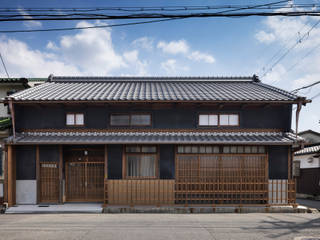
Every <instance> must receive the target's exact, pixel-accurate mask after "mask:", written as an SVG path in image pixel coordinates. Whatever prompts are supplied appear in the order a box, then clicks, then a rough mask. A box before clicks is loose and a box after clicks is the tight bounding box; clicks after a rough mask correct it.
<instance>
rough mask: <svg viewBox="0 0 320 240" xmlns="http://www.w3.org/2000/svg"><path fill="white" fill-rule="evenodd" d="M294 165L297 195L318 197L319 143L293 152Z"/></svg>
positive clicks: (319, 172) (319, 191) (319, 182)
mask: <svg viewBox="0 0 320 240" xmlns="http://www.w3.org/2000/svg"><path fill="white" fill-rule="evenodd" d="M309 131H310V130H309ZM312 132H313V131H312ZM313 133H317V132H313ZM318 134H319V133H318ZM314 135H316V134H314ZM294 165H295V175H296V177H297V193H299V194H300V196H301V197H303V195H306V196H319V197H320V141H319V142H318V143H315V144H311V145H308V146H306V147H305V148H304V149H302V150H299V151H297V152H295V153H294ZM301 194H303V195H301Z"/></svg>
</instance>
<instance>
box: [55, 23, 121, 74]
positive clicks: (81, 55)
mask: <svg viewBox="0 0 320 240" xmlns="http://www.w3.org/2000/svg"><path fill="white" fill-rule="evenodd" d="M76 26H77V27H88V26H93V25H92V24H89V23H88V22H84V21H83V22H80V23H78V24H77V25H76ZM60 51H61V54H62V56H63V58H64V59H65V61H66V62H72V63H73V64H74V65H76V66H77V67H78V68H79V69H80V70H81V71H82V72H83V73H84V74H88V75H97V74H99V75H108V74H109V73H110V72H111V71H112V70H115V69H119V68H121V67H125V63H124V61H123V58H122V56H121V55H120V54H117V53H116V52H115V50H114V47H113V44H112V39H111V31H110V30H107V29H85V30H81V31H80V32H79V33H77V34H75V35H65V36H63V37H62V39H61V41H60Z"/></svg>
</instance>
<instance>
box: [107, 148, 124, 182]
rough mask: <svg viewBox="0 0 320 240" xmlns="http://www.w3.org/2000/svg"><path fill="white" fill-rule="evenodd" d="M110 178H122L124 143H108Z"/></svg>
mask: <svg viewBox="0 0 320 240" xmlns="http://www.w3.org/2000/svg"><path fill="white" fill-rule="evenodd" d="M107 151H108V178H109V179H121V178H122V151H123V145H108V146H107Z"/></svg>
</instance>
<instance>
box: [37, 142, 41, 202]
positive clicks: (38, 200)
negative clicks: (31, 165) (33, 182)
mask: <svg viewBox="0 0 320 240" xmlns="http://www.w3.org/2000/svg"><path fill="white" fill-rule="evenodd" d="M36 179H37V203H40V201H41V199H40V194H41V191H40V187H41V185H40V152H39V145H37V146H36Z"/></svg>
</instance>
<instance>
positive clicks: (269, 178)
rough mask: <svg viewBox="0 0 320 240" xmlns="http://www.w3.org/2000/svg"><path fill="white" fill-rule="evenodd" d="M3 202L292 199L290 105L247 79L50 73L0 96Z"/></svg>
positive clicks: (288, 97)
mask: <svg viewBox="0 0 320 240" xmlns="http://www.w3.org/2000/svg"><path fill="white" fill-rule="evenodd" d="M5 102H6V103H8V104H10V105H11V106H12V117H13V130H14V131H13V136H10V137H9V138H8V139H7V142H6V144H7V151H8V152H7V156H8V158H7V160H6V161H7V163H8V164H7V166H8V168H7V169H8V172H7V173H8V174H7V179H6V186H7V195H6V201H8V203H9V205H10V206H12V205H14V204H23V203H31V204H35V203H64V202H79V201H81V202H90V201H94V202H97V201H99V202H104V203H105V204H108V205H114V204H115V205H145V204H149V205H150V204H153V205H173V204H176V205H183V206H185V205H188V204H195V205H208V204H209V205H216V204H233V205H239V204H240V205H243V204H264V205H266V204H288V203H289V204H294V203H295V185H294V179H293V178H292V175H291V164H292V153H293V152H292V146H293V145H295V146H298V145H299V144H300V143H301V142H300V140H301V139H300V138H299V137H298V138H296V136H295V135H294V134H292V133H291V132H290V129H291V115H292V114H291V112H292V105H293V104H303V105H305V104H306V103H307V102H309V101H308V100H306V99H305V98H303V97H299V96H296V95H293V94H291V93H289V92H287V91H284V90H281V89H278V88H275V87H272V86H269V85H266V84H263V83H261V82H260V81H259V80H258V79H257V78H256V77H255V76H254V77H253V78H251V77H248V78H213V77H208V78H201V77H185V78H178V77H165V78H161V77H55V76H50V77H49V78H48V81H47V82H46V83H44V84H42V85H41V86H36V87H34V88H32V89H27V90H25V91H22V92H19V93H16V94H13V95H11V96H9V97H7V98H6V100H5Z"/></svg>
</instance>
